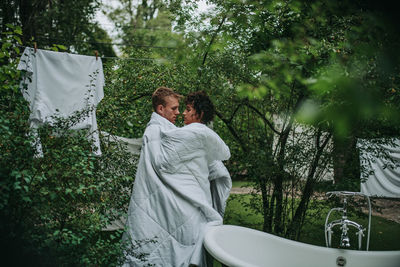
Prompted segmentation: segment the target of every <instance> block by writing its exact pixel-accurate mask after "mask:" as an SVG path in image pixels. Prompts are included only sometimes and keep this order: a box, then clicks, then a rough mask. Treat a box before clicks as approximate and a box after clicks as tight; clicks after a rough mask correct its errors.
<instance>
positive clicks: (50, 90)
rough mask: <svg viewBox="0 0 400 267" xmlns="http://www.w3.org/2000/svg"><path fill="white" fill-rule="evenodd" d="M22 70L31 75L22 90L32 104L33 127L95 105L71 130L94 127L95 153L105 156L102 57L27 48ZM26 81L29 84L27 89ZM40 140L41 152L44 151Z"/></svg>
mask: <svg viewBox="0 0 400 267" xmlns="http://www.w3.org/2000/svg"><path fill="white" fill-rule="evenodd" d="M18 69H19V70H25V71H26V72H27V73H26V75H27V77H26V79H25V81H22V84H21V87H22V88H21V90H22V93H23V96H24V98H25V99H26V100H27V101H28V102H29V104H30V110H31V114H30V118H29V119H30V126H31V128H33V129H35V128H37V127H38V126H39V125H41V124H42V123H50V124H51V123H53V122H54V119H53V118H52V117H53V116H58V117H63V118H66V117H68V116H71V115H72V114H73V113H74V112H77V111H81V110H83V109H85V108H88V107H92V108H93V109H92V110H91V112H90V113H89V115H88V116H87V117H85V118H83V120H81V121H80V122H79V123H78V124H76V125H74V126H73V127H71V129H75V130H78V129H84V128H88V129H90V133H91V134H92V136H91V137H92V139H93V141H94V144H93V145H94V147H95V149H94V151H93V152H94V154H96V155H101V150H100V140H99V135H98V132H97V121H96V108H95V107H96V106H97V104H98V103H99V102H100V101H101V100H102V99H103V97H104V93H103V86H104V74H103V65H102V62H101V59H100V58H97V59H96V57H93V56H84V55H75V54H68V53H61V52H54V51H47V50H41V49H37V51H36V52H35V51H34V49H33V48H29V47H27V48H25V50H24V53H23V54H22V56H21V59H20V62H19V65H18ZM23 84H26V85H27V88H24V86H23ZM41 153H42V152H41V145H40V142H39V143H38V146H37V154H38V156H40V154H41Z"/></svg>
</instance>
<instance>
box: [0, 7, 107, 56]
mask: <svg viewBox="0 0 400 267" xmlns="http://www.w3.org/2000/svg"><path fill="white" fill-rule="evenodd" d="M99 5H100V1H98V0H72V1H63V0H52V1H40V0H22V1H14V0H5V1H2V2H1V4H0V18H1V21H0V23H1V29H2V30H3V31H5V30H6V27H7V26H6V25H7V24H12V25H19V26H21V28H22V32H23V36H22V42H23V43H24V44H26V45H27V44H29V45H31V44H30V43H29V42H32V40H33V41H35V42H37V43H38V46H39V47H43V48H46V47H51V46H52V45H53V44H62V45H64V46H66V47H67V48H68V49H69V50H71V51H75V52H82V53H83V52H87V50H88V48H90V50H92V51H91V53H93V50H99V53H100V55H106V56H115V53H114V52H113V50H112V47H111V45H108V46H106V45H104V44H98V43H101V42H103V43H104V40H105V39H106V40H107V42H109V38H108V37H107V36H105V35H106V33H105V31H104V30H102V29H100V28H99V26H98V25H97V24H96V22H94V16H95V12H96V10H97V9H98V8H99ZM96 33H98V34H96Z"/></svg>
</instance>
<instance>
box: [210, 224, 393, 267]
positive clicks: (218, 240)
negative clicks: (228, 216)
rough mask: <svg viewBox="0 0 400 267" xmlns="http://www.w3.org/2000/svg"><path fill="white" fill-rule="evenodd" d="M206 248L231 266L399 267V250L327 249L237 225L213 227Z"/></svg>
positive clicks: (219, 259) (223, 262) (220, 260)
mask: <svg viewBox="0 0 400 267" xmlns="http://www.w3.org/2000/svg"><path fill="white" fill-rule="evenodd" d="M399 241H400V239H399ZM204 246H205V248H206V250H207V252H208V253H209V254H210V255H211V256H212V257H213V258H214V259H216V260H218V261H219V262H220V263H222V264H224V265H227V266H232V267H234V266H243V267H244V266H245V267H255V266H265V267H337V266H346V267H400V251H358V250H346V249H335V248H325V247H319V246H314V245H309V244H305V243H300V242H296V241H292V240H289V239H285V238H281V237H277V236H274V235H271V234H267V233H264V232H261V231H257V230H253V229H250V228H245V227H240V226H234V225H221V226H215V227H212V228H210V229H209V230H208V231H207V233H206V235H205V239H204Z"/></svg>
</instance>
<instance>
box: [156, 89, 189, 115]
mask: <svg viewBox="0 0 400 267" xmlns="http://www.w3.org/2000/svg"><path fill="white" fill-rule="evenodd" d="M168 96H172V97H175V98H177V99H178V100H179V99H181V98H182V97H183V96H182V95H180V94H178V93H176V92H174V90H173V89H172V88H168V87H158V88H157V89H156V90H155V91H154V93H153V95H152V96H151V101H152V103H153V109H154V111H157V106H158V105H163V106H164V107H165V105H166V103H167V102H166V101H165V98H166V97H168Z"/></svg>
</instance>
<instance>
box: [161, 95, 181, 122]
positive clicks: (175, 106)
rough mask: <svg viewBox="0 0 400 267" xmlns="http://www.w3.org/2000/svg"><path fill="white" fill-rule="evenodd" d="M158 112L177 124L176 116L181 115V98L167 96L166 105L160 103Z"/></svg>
mask: <svg viewBox="0 0 400 267" xmlns="http://www.w3.org/2000/svg"><path fill="white" fill-rule="evenodd" d="M157 113H158V114H160V115H161V116H163V117H164V118H166V119H167V120H169V121H170V122H172V123H174V124H175V120H176V116H178V115H179V100H178V99H177V98H176V97H173V96H167V97H166V98H165V106H163V105H158V107H157Z"/></svg>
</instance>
